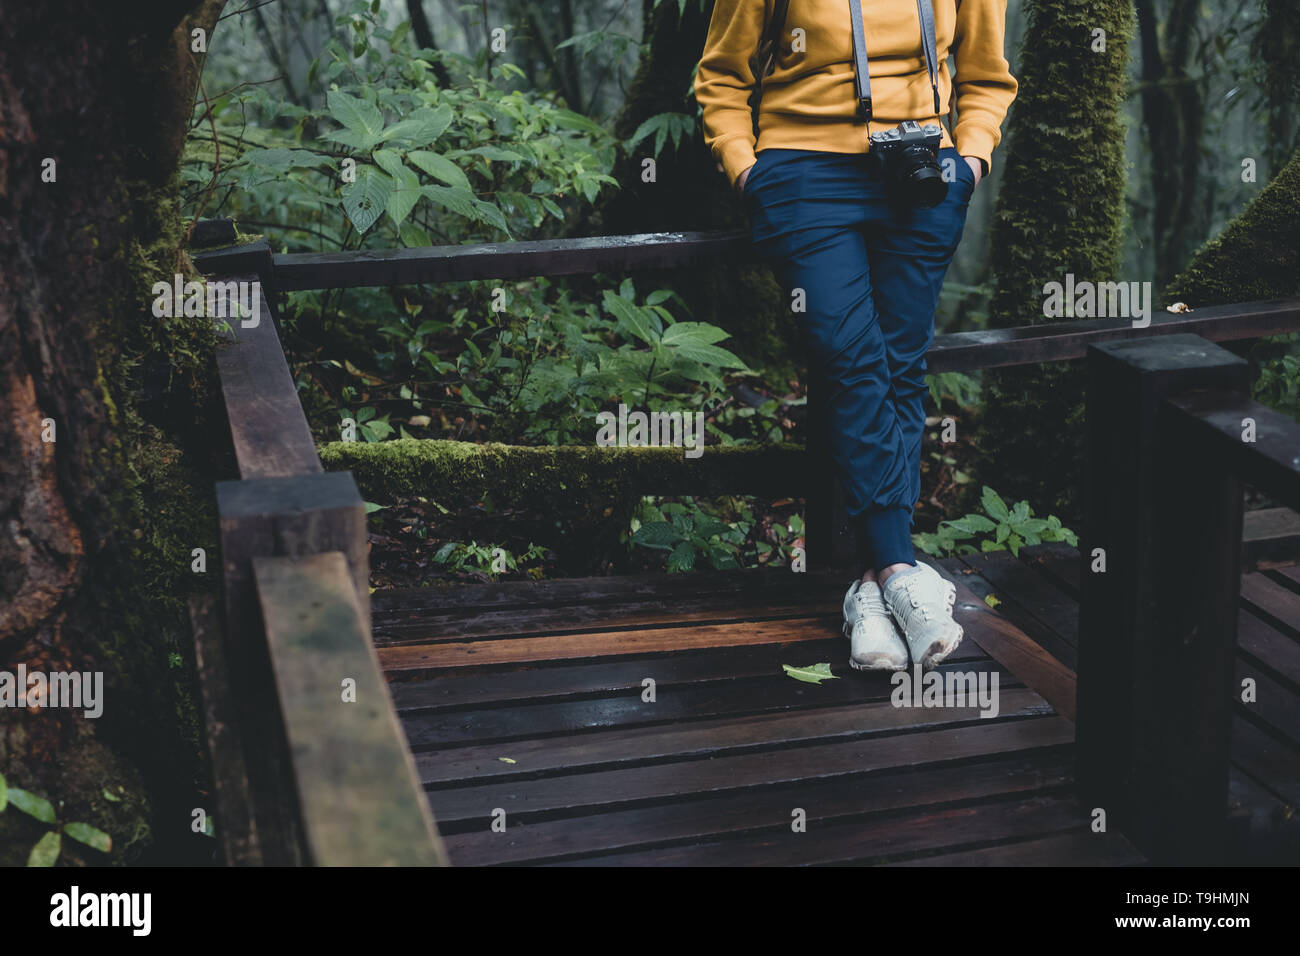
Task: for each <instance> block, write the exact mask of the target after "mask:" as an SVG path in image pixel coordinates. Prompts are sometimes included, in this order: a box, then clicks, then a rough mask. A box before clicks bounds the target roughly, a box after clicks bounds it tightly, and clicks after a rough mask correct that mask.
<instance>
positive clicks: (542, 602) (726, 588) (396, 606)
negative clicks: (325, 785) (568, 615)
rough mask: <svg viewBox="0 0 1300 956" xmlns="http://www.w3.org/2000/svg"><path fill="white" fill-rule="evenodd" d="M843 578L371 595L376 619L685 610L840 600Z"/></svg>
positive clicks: (701, 575)
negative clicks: (727, 603) (707, 604)
mask: <svg viewBox="0 0 1300 956" xmlns="http://www.w3.org/2000/svg"><path fill="white" fill-rule="evenodd" d="M847 588H848V582H846V581H844V580H843V575H828V574H824V573H814V572H806V573H803V574H794V573H792V572H790V571H784V570H770V569H760V570H748V571H712V570H710V571H691V572H690V573H687V574H662V573H652V572H651V573H639V574H620V575H606V576H603V577H586V578H556V579H554V580H549V581H494V582H491V583H488V584H468V585H454V586H450V587H434V588H394V589H385V590H382V591H376V592H375V594H374V599H373V602H372V606H373V608H374V614H375V619H376V621H387V620H389V619H390V618H392V617H395V616H400V615H407V614H412V613H417V612H425V611H429V612H433V613H436V614H445V615H450V614H452V613H454V612H459V613H462V614H464V615H467V616H475V615H477V614H479V613H481V612H483V611H498V610H521V609H527V610H529V611H534V610H538V609H554V608H565V607H571V606H573V605H575V604H581V605H624V604H627V603H629V602H635V601H638V600H649V599H657V600H665V601H667V600H671V601H676V602H679V603H681V604H682V605H683V606H686V607H690V606H693V603H694V602H696V601H699V600H707V599H708V598H710V597H714V596H716V597H718V598H719V599H723V600H725V599H727V598H726V596H728V595H730V596H732V599H734V600H736V601H738V602H744V601H746V600H747V599H751V598H754V599H760V600H768V599H770V598H771V597H772V595H773V593H774V589H776V590H777V592H778V593H779V594H780V597H781V601H782V602H786V603H790V602H803V601H827V600H837V599H838V600H843V597H844V592H845V591H846V590H847Z"/></svg>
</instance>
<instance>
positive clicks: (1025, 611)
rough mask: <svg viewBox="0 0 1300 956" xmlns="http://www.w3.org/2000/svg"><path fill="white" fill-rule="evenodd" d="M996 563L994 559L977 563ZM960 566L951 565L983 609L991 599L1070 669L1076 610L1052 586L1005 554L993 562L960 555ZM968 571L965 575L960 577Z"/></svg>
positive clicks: (1074, 659)
mask: <svg viewBox="0 0 1300 956" xmlns="http://www.w3.org/2000/svg"><path fill="white" fill-rule="evenodd" d="M981 558H995V560H992V561H990V560H981ZM954 560H957V561H961V562H962V563H963V564H964V565H965V569H964V572H963V570H962V569H961V568H960V567H959V566H958V565H957V564H955V563H954V564H950V565H949V567H951V568H952V570H953V573H954V574H963V577H962V583H963V584H965V585H966V587H968V588H970V590H971V593H972V594H974V595H975V596H976V597H978V598H980V599H981V600H982V601H984V603H985V604H986V605H987V604H988V602H989V599H990V598H992V599H993V600H995V601H996V602H998V603H997V604H996V606H995V607H994V610H996V611H997V613H998V614H1000V615H1002V616H1003V617H1004V618H1006V619H1007V620H1008V621H1010V622H1011V623H1012V624H1013V625H1015V626H1016V627H1017V628H1019V629H1020V630H1021V631H1023V632H1024V633H1025V634H1026V636H1028V637H1029V638H1030V639H1031V640H1033V641H1034V643H1036V644H1037V645H1038V646H1039V647H1041V648H1043V649H1044V650H1045V651H1047V652H1048V653H1049V654H1051V655H1052V656H1053V657H1055V658H1056V659H1057V660H1058V661H1060V662H1061V663H1062V664H1063V665H1065V667H1067V668H1068V669H1070V670H1074V669H1075V667H1076V665H1077V664H1078V659H1079V654H1078V651H1077V650H1076V646H1075V645H1076V644H1077V641H1078V634H1079V605H1078V602H1075V601H1070V600H1069V599H1068V598H1066V597H1065V596H1064V595H1063V594H1062V592H1060V591H1058V590H1056V589H1055V588H1053V587H1052V585H1051V583H1050V582H1049V580H1048V579H1047V578H1046V576H1044V575H1042V574H1039V573H1038V572H1037V571H1035V570H1034V569H1033V568H1030V567H1027V566H1026V565H1024V564H1021V563H1020V562H1019V561H1017V560H1016V559H1015V558H1014V557H1012V556H1011V554H1010V553H1006V554H1004V555H1002V557H1001V558H996V552H995V553H994V554H988V555H979V556H977V555H962V556H961V557H960V558H957V559H954ZM965 572H968V573H965Z"/></svg>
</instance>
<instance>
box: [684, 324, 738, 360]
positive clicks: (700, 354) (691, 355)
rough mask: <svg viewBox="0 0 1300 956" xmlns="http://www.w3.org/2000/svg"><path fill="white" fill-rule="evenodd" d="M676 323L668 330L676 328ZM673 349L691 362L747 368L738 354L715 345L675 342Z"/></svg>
mask: <svg viewBox="0 0 1300 956" xmlns="http://www.w3.org/2000/svg"><path fill="white" fill-rule="evenodd" d="M681 324H682V323H680V322H678V323H677V325H681ZM677 325H674V326H671V328H670V331H671V329H675V328H677ZM673 350H674V351H675V352H676V353H677V354H678V355H680V356H682V357H683V358H688V359H690V360H691V361H693V362H702V363H703V364H705V365H714V366H717V367H718V368H739V369H744V368H748V366H747V365H746V364H745V363H744V362H742V361H741V360H740V357H739V356H737V355H735V354H733V353H731V352H728V351H727V350H726V349H723V348H718V346H716V345H700V344H698V343H695V342H690V341H687V342H679V343H677V344H676V345H674V346H673Z"/></svg>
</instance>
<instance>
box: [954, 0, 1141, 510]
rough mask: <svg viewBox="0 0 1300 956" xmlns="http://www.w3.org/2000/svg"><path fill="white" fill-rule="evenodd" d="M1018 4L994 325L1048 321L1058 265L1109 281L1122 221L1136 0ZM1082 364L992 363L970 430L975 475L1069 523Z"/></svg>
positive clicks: (997, 220) (1078, 469)
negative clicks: (1015, 90)
mask: <svg viewBox="0 0 1300 956" xmlns="http://www.w3.org/2000/svg"><path fill="white" fill-rule="evenodd" d="M1027 8H1028V9H1027V12H1028V24H1027V29H1026V33H1025V40H1024V44H1023V49H1022V50H1021V53H1020V60H1019V63H1020V67H1019V77H1018V78H1019V80H1020V93H1019V95H1018V97H1017V100H1016V103H1015V105H1014V107H1013V110H1012V114H1011V119H1010V126H1009V129H1008V145H1007V148H1006V150H1005V152H1004V156H1005V158H1004V160H1003V162H1005V164H1006V168H1005V169H1004V171H1003V181H1002V189H1001V192H1000V193H999V199H998V208H997V211H996V213H995V215H994V223H993V234H992V239H991V245H992V248H993V257H992V265H993V270H994V274H995V279H994V292H993V296H992V300H991V303H990V324H991V325H992V326H994V327H1005V326H1020V325H1033V324H1038V323H1041V322H1044V321H1047V319H1046V318H1045V317H1044V315H1043V311H1044V309H1043V302H1044V293H1043V286H1044V285H1045V284H1046V283H1048V282H1053V281H1054V282H1064V281H1065V276H1066V273H1073V274H1074V276H1075V277H1076V280H1087V281H1091V282H1105V281H1112V280H1115V279H1116V278H1117V275H1116V272H1117V270H1118V268H1119V262H1120V250H1121V244H1122V232H1123V225H1124V191H1125V178H1126V177H1125V164H1124V127H1123V123H1122V120H1121V117H1120V107H1121V105H1122V103H1123V101H1124V98H1125V85H1126V76H1125V74H1126V68H1127V64H1128V45H1129V41H1130V39H1131V36H1132V29H1133V5H1132V2H1131V0H1070V2H1068V3H1066V2H1062V0H1030V2H1029V3H1028V4H1027ZM1096 31H1102V33H1100V34H1099V33H1097V32H1096ZM1103 36H1104V40H1105V47H1104V50H1102V49H1099V48H1098V47H1099V46H1100V43H1099V41H1100V39H1101V38H1102V37H1103ZM1067 321H1068V320H1067ZM1082 373H1083V369H1082V368H1081V367H1078V366H1075V367H1070V366H1068V365H1065V364H1059V363H1058V364H1052V365H1041V366H1030V367H1027V368H1020V369H1006V370H999V371H991V372H989V373H988V374H987V376H986V379H985V385H986V387H985V411H984V419H983V422H982V425H981V427H980V430H979V433H978V435H977V444H978V446H979V470H980V474H981V477H982V478H983V480H984V481H985V482H987V483H988V484H991V485H993V486H995V487H996V488H997V489H998V491H999V492H1000V493H1002V494H1003V496H1004V497H1005V496H1011V500H1019V499H1022V498H1023V499H1027V500H1028V501H1029V503H1030V505H1031V506H1033V507H1034V509H1035V510H1036V511H1037V512H1038V513H1039V514H1046V513H1048V512H1049V511H1052V512H1054V513H1055V514H1057V515H1059V516H1060V517H1061V518H1062V520H1065V521H1067V523H1068V522H1072V521H1077V520H1078V518H1079V511H1078V508H1079V504H1078V491H1079V489H1078V477H1079V475H1080V474H1082V455H1083V404H1082V391H1083V374H1082ZM975 484H976V486H978V483H975Z"/></svg>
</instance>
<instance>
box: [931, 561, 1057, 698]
mask: <svg viewBox="0 0 1300 956" xmlns="http://www.w3.org/2000/svg"><path fill="white" fill-rule="evenodd" d="M935 563H936V564H938V565H939V566H940V567H942V568H943V569H944V570H945V571H946V572H947V573H948V576H949V577H950V578H951V579H952V581H953V583H954V584H955V585H956V586H957V601H956V603H955V604H954V606H953V610H954V616H955V617H956V619H957V620H958V621H959V622H960V623H961V624H962V626H963V627H965V628H966V629H967V634H968V636H969V637H970V638H971V639H973V640H974V641H975V642H976V643H978V644H979V646H980V647H982V648H983V649H984V650H985V651H986V652H987V653H988V654H989V656H990V657H992V658H993V659H994V660H996V661H997V662H998V663H999V664H1001V665H1002V666H1003V667H1005V668H1006V669H1007V670H1008V671H1010V672H1011V673H1013V674H1015V675H1016V676H1017V677H1018V678H1019V679H1020V680H1022V681H1024V682H1025V686H1027V687H1031V688H1033V689H1034V690H1036V691H1038V693H1040V694H1042V695H1043V697H1044V698H1046V699H1047V702H1048V703H1050V704H1051V705H1052V707H1053V708H1054V709H1055V710H1056V712H1057V713H1058V714H1061V715H1062V716H1063V717H1066V718H1067V719H1069V720H1074V713H1075V710H1074V706H1075V704H1074V701H1075V676H1074V671H1072V670H1070V669H1069V668H1068V667H1066V666H1065V665H1064V664H1062V663H1061V662H1060V661H1059V660H1057V659H1056V658H1055V657H1053V656H1052V655H1051V654H1050V653H1048V652H1047V651H1046V650H1044V649H1043V648H1042V647H1040V646H1039V645H1038V644H1037V643H1035V642H1034V641H1033V640H1032V639H1031V638H1029V637H1028V636H1027V635H1026V634H1025V633H1024V632H1023V631H1022V630H1020V629H1019V628H1018V627H1016V626H1015V625H1014V624H1012V623H1011V622H1010V621H1008V620H1007V619H1006V618H1005V617H1003V616H1002V615H1000V614H998V613H996V612H995V611H994V610H993V609H992V608H990V607H989V606H988V605H987V604H985V603H984V601H983V600H982V599H981V598H979V597H977V596H976V595H975V593H974V592H973V591H972V590H971V588H970V587H969V586H968V585H967V583H966V580H965V577H966V576H965V575H963V574H962V573H961V570H960V569H961V567H962V565H961V564H960V563H959V562H958V561H957V559H956V558H948V559H945V560H942V561H936V562H935Z"/></svg>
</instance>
